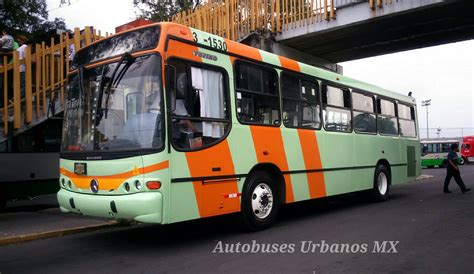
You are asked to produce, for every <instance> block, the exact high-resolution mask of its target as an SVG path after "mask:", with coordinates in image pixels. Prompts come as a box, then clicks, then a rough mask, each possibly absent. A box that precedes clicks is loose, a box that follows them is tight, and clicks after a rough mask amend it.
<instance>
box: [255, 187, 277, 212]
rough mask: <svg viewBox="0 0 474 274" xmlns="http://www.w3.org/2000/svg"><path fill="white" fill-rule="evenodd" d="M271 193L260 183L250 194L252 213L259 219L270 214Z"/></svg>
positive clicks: (271, 206)
mask: <svg viewBox="0 0 474 274" xmlns="http://www.w3.org/2000/svg"><path fill="white" fill-rule="evenodd" d="M272 208H273V193H272V190H271V189H270V187H269V186H268V185H267V184H265V183H260V184H258V186H257V187H256V188H255V189H254V190H253V193H252V211H253V213H254V214H255V216H257V218H259V219H264V218H266V217H267V216H268V215H270V213H271V212H272Z"/></svg>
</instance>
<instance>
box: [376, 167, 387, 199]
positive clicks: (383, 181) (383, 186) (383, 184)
mask: <svg viewBox="0 0 474 274" xmlns="http://www.w3.org/2000/svg"><path fill="white" fill-rule="evenodd" d="M377 186H378V188H379V193H380V194H382V195H385V193H387V188H388V180H387V175H385V173H383V172H380V174H379V177H378V178H377Z"/></svg>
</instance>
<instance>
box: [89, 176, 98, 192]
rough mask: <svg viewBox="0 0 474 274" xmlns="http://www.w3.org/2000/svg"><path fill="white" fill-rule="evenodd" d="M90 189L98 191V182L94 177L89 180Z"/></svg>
mask: <svg viewBox="0 0 474 274" xmlns="http://www.w3.org/2000/svg"><path fill="white" fill-rule="evenodd" d="M90 189H91V191H92V192H94V193H97V192H98V191H99V182H98V181H97V180H96V179H92V180H91V184H90Z"/></svg>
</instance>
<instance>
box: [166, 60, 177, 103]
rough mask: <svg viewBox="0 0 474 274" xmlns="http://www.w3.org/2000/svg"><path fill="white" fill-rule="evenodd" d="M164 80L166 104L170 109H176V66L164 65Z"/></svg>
mask: <svg viewBox="0 0 474 274" xmlns="http://www.w3.org/2000/svg"><path fill="white" fill-rule="evenodd" d="M165 81H166V83H165V86H166V95H167V96H166V97H167V98H168V106H169V108H170V110H171V111H174V110H175V109H176V68H175V67H174V66H171V65H166V66H165Z"/></svg>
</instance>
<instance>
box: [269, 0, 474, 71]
mask: <svg viewBox="0 0 474 274" xmlns="http://www.w3.org/2000/svg"><path fill="white" fill-rule="evenodd" d="M335 9H336V14H337V17H336V20H329V21H326V20H325V21H323V22H320V23H319V24H310V25H305V26H301V27H299V26H297V27H295V28H291V29H288V30H283V31H282V32H281V33H278V34H276V35H275V41H276V42H278V43H280V44H283V45H285V46H287V47H290V48H293V49H296V50H299V51H301V52H304V53H306V54H310V55H313V56H318V57H320V58H323V59H326V60H328V61H330V62H334V63H336V62H343V61H349V60H354V59H360V58H366V57H371V56H376V55H381V54H387V53H394V52H399V51H405V50H411V49H417V48H422V47H429V46H435V45H440V44H445V43H451V42H458V41H463V40H468V39H473V38H474V1H472V0H469V1H442V0H409V1H408V0H398V1H395V0H393V1H392V3H389V4H386V5H380V6H377V5H375V6H374V7H370V3H369V2H368V1H360V0H339V1H335Z"/></svg>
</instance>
